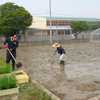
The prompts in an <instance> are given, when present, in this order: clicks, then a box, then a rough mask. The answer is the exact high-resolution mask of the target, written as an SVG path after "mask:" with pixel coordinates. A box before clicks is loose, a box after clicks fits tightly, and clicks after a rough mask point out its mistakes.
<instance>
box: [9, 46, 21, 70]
mask: <svg viewBox="0 0 100 100" xmlns="http://www.w3.org/2000/svg"><path fill="white" fill-rule="evenodd" d="M7 50H8V51H9V53H10V55H11V56H12V58H13V59H14V60H15V62H16V67H17V68H20V67H21V66H22V64H21V63H20V62H17V60H16V59H15V58H14V56H13V55H12V53H11V51H10V50H9V49H8V47H7Z"/></svg>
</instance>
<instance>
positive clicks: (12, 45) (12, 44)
mask: <svg viewBox="0 0 100 100" xmlns="http://www.w3.org/2000/svg"><path fill="white" fill-rule="evenodd" d="M12 40H13V37H9V38H7V39H6V40H5V42H4V45H6V43H8V48H9V49H11V48H12V51H11V52H12V53H16V48H17V47H18V43H19V42H18V40H17V41H12ZM7 52H9V51H8V50H7Z"/></svg>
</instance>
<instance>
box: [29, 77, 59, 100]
mask: <svg viewBox="0 0 100 100" xmlns="http://www.w3.org/2000/svg"><path fill="white" fill-rule="evenodd" d="M29 79H30V80H31V81H32V82H33V83H36V84H38V85H40V84H39V83H37V82H36V81H35V80H34V79H33V78H31V77H29ZM40 87H41V88H42V89H43V90H44V91H45V92H46V93H47V94H48V95H50V96H51V98H52V99H54V100H61V99H59V98H58V97H57V96H55V95H54V94H53V93H51V92H50V91H48V90H47V89H46V88H44V87H43V86H41V85H40Z"/></svg>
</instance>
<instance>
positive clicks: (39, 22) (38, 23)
mask: <svg viewBox="0 0 100 100" xmlns="http://www.w3.org/2000/svg"><path fill="white" fill-rule="evenodd" d="M45 27H46V18H44V17H37V16H34V17H33V21H32V25H31V26H29V28H45Z"/></svg>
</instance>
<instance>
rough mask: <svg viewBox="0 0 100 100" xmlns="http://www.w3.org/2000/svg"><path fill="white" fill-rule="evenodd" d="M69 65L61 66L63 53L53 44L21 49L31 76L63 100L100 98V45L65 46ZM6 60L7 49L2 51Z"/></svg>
mask: <svg viewBox="0 0 100 100" xmlns="http://www.w3.org/2000/svg"><path fill="white" fill-rule="evenodd" d="M61 46H62V47H63V48H64V49H65V50H66V53H67V54H66V57H65V61H66V65H65V67H64V68H62V67H60V65H59V63H60V61H59V57H60V55H59V54H56V55H53V54H54V51H55V50H56V48H54V47H52V45H43V46H28V47H25V46H24V47H21V46H20V47H18V49H17V61H20V62H21V63H22V64H23V66H22V68H20V69H22V70H24V71H25V72H26V73H27V74H28V75H29V76H30V77H32V78H33V79H34V80H36V81H37V82H38V83H39V84H41V85H43V86H44V87H45V88H47V89H48V90H49V91H51V92H52V93H54V94H55V95H56V96H58V97H59V98H60V99H61V100H87V99H89V98H92V97H95V96H98V95H100V43H74V44H61ZM0 55H2V56H3V57H5V55H6V49H0Z"/></svg>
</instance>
